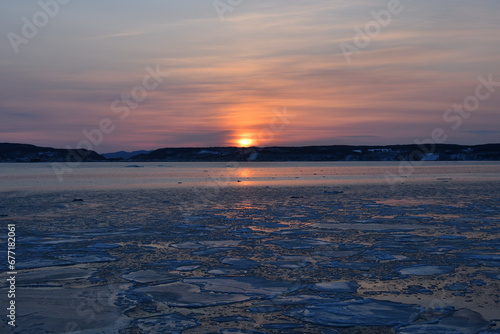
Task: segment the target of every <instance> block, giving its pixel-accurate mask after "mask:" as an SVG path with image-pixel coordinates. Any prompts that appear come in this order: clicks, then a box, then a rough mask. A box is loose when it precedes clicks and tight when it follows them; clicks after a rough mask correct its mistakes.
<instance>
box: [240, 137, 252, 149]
mask: <svg viewBox="0 0 500 334" xmlns="http://www.w3.org/2000/svg"><path fill="white" fill-rule="evenodd" d="M238 145H239V146H240V147H249V146H252V140H251V139H248V138H242V139H240V140H238Z"/></svg>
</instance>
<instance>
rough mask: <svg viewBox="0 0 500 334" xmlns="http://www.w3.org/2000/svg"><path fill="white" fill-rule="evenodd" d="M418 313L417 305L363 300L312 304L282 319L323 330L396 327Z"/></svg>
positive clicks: (292, 311) (410, 319)
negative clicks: (312, 324)
mask: <svg viewBox="0 0 500 334" xmlns="http://www.w3.org/2000/svg"><path fill="white" fill-rule="evenodd" d="M421 311H422V309H421V307H420V306H417V305H408V304H401V303H395V302H390V301H382V300H373V299H363V300H355V301H347V302H342V303H320V304H315V305H312V306H307V307H306V308H300V309H295V310H291V311H287V312H285V315H288V316H291V317H293V318H296V319H299V320H302V321H305V322H310V323H314V324H318V325H322V326H334V327H350V326H396V325H402V324H409V323H411V322H412V321H413V320H414V319H416V318H417V316H418V315H419V314H420V312H421Z"/></svg>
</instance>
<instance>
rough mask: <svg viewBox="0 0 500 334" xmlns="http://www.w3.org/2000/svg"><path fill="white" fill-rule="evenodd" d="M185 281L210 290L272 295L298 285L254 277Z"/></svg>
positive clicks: (190, 279) (192, 279) (208, 278)
mask: <svg viewBox="0 0 500 334" xmlns="http://www.w3.org/2000/svg"><path fill="white" fill-rule="evenodd" d="M184 281H185V282H186V283H191V284H197V285H199V286H200V287H201V288H202V290H204V291H210V292H227V293H241V294H245V295H259V296H267V297H273V296H276V295H279V294H282V293H285V292H290V291H295V290H297V289H298V288H299V287H300V285H298V284H295V283H289V282H274V281H268V280H265V279H262V278H256V277H221V278H210V277H206V278H205V277H203V278H187V279H185V280H184Z"/></svg>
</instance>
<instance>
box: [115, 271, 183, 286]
mask: <svg viewBox="0 0 500 334" xmlns="http://www.w3.org/2000/svg"><path fill="white" fill-rule="evenodd" d="M121 277H122V278H124V279H126V280H127V281H132V282H137V283H158V282H161V283H171V282H174V281H175V280H177V279H178V278H179V275H174V274H170V273H169V272H168V271H161V270H139V271H133V272H131V273H128V274H124V275H121Z"/></svg>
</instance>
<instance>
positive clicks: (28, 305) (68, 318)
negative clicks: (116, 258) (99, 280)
mask: <svg viewBox="0 0 500 334" xmlns="http://www.w3.org/2000/svg"><path fill="white" fill-rule="evenodd" d="M128 286H130V284H111V285H99V286H85V287H80V288H53V287H52V288H45V287H44V288H40V287H36V288H26V287H24V288H22V289H18V290H16V297H17V299H16V311H17V314H16V318H17V317H18V316H19V318H20V319H22V321H16V332H17V333H66V332H79V331H82V332H85V331H88V332H92V333H118V332H119V331H120V330H121V329H122V328H124V327H126V325H127V324H128V321H129V320H128V318H127V317H126V316H125V315H123V312H124V311H125V308H123V307H118V306H116V304H115V301H116V298H117V292H118V291H122V290H124V289H126V288H127V287H128Z"/></svg>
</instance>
